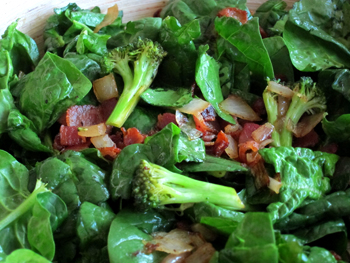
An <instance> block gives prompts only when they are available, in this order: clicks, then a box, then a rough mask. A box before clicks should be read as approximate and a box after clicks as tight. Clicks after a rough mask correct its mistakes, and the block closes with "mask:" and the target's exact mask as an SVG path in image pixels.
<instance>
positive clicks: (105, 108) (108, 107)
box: [100, 98, 118, 121]
mask: <svg viewBox="0 0 350 263" xmlns="http://www.w3.org/2000/svg"><path fill="white" fill-rule="evenodd" d="M117 102H118V100H117V99H116V98H112V99H109V100H105V101H104V102H102V103H101V105H100V110H101V113H102V118H103V121H107V119H108V117H109V116H110V115H111V113H112V111H113V110H114V108H115V105H117Z"/></svg>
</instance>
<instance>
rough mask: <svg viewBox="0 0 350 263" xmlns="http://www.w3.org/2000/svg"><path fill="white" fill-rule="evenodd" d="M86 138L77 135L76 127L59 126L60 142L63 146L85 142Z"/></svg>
mask: <svg viewBox="0 0 350 263" xmlns="http://www.w3.org/2000/svg"><path fill="white" fill-rule="evenodd" d="M85 142H86V139H85V138H84V137H81V136H79V135H78V127H76V126H64V125H61V127H60V144H61V145H63V146H74V145H78V144H82V143H85Z"/></svg>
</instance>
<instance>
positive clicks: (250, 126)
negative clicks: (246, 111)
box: [238, 122, 260, 144]
mask: <svg viewBox="0 0 350 263" xmlns="http://www.w3.org/2000/svg"><path fill="white" fill-rule="evenodd" d="M259 127H260V125H258V124H255V123H251V122H250V123H245V124H244V125H243V130H242V132H241V134H240V136H239V140H238V143H239V144H242V143H245V142H247V141H252V140H254V139H253V137H252V133H253V131H255V130H257V129H258V128H259Z"/></svg>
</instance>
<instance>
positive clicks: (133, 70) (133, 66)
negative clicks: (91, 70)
mask: <svg viewBox="0 0 350 263" xmlns="http://www.w3.org/2000/svg"><path fill="white" fill-rule="evenodd" d="M166 54H167V53H166V52H165V51H164V50H163V48H162V46H161V45H160V44H158V43H157V42H153V41H152V40H149V39H141V38H139V39H138V40H137V42H135V43H131V44H128V45H126V46H123V47H118V48H115V49H113V50H112V51H111V52H110V53H109V54H108V55H107V57H106V58H105V66H106V69H107V71H108V72H112V71H113V72H115V73H117V74H119V75H120V76H121V77H122V79H123V82H124V89H123V92H122V95H121V96H120V98H119V100H118V103H117V105H116V107H115V108H114V110H113V112H112V114H111V115H110V117H109V118H108V120H107V122H106V123H107V124H109V125H113V126H116V127H118V128H120V127H122V126H123V124H124V122H125V121H126V120H127V118H128V117H129V116H130V114H131V113H132V112H133V110H134V108H135V107H136V105H137V103H138V101H139V100H140V96H141V94H142V93H143V92H144V91H145V90H147V89H148V88H149V86H150V85H151V83H152V81H153V79H154V78H155V76H156V74H157V71H158V67H159V65H160V63H161V62H162V60H163V57H165V56H166Z"/></svg>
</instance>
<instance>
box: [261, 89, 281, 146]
mask: <svg viewBox="0 0 350 263" xmlns="http://www.w3.org/2000/svg"><path fill="white" fill-rule="evenodd" d="M263 100H264V104H265V107H266V112H267V120H268V122H269V123H271V124H272V125H274V126H275V125H276V122H277V118H278V104H277V100H276V96H275V95H273V94H272V93H271V92H269V91H268V90H265V91H264V92H263ZM271 138H272V140H273V142H272V143H271V145H272V146H274V147H279V146H281V142H280V134H279V131H278V130H277V129H276V126H275V129H274V130H273V132H272V134H271Z"/></svg>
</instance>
